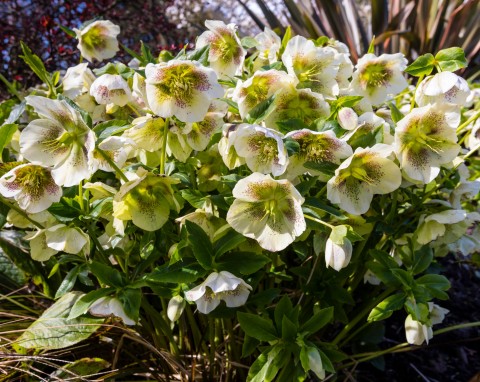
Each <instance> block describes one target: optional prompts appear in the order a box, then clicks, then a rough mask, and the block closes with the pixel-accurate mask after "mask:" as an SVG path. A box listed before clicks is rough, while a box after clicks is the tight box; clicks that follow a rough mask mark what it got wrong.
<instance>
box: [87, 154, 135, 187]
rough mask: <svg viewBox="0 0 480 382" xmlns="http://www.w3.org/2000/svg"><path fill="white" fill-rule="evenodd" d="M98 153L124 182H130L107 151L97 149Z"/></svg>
mask: <svg viewBox="0 0 480 382" xmlns="http://www.w3.org/2000/svg"><path fill="white" fill-rule="evenodd" d="M95 150H97V152H98V153H99V154H100V155H101V156H102V157H103V159H105V160H106V161H107V163H108V164H109V165H110V166H112V168H113V169H114V170H115V173H116V174H117V175H118V176H119V177H120V178H121V179H122V180H123V181H124V182H128V178H127V177H126V176H125V174H124V173H123V171H122V170H120V168H119V167H118V166H117V165H116V164H115V162H114V161H113V160H112V158H110V157H109V156H108V155H107V153H106V152H105V151H103V150H102V149H100V148H98V147H97V148H95Z"/></svg>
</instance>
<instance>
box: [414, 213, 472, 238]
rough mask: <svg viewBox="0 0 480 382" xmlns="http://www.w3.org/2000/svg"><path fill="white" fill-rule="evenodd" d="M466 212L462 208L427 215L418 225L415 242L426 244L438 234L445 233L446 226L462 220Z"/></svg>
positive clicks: (465, 216)
mask: <svg viewBox="0 0 480 382" xmlns="http://www.w3.org/2000/svg"><path fill="white" fill-rule="evenodd" d="M466 218H467V213H466V212H465V211H464V210H446V211H442V212H438V213H436V214H432V215H429V216H427V217H426V218H425V220H424V221H423V223H421V224H420V226H419V227H418V229H417V231H416V234H417V242H418V243H420V244H422V245H423V244H427V243H430V242H431V241H433V240H435V239H436V238H437V237H439V236H443V235H445V231H446V226H447V225H450V224H455V223H459V222H462V221H464V220H465V219H466Z"/></svg>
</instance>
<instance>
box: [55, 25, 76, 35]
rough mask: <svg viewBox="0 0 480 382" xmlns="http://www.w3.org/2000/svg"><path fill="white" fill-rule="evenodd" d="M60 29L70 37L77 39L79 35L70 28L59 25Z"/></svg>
mask: <svg viewBox="0 0 480 382" xmlns="http://www.w3.org/2000/svg"><path fill="white" fill-rule="evenodd" d="M58 27H59V28H60V29H61V30H62V31H64V32H65V33H66V34H68V35H69V36H70V37H73V38H77V34H76V33H75V32H74V31H73V30H71V29H70V28H67V27H64V26H63V25H60V24H59V25H58Z"/></svg>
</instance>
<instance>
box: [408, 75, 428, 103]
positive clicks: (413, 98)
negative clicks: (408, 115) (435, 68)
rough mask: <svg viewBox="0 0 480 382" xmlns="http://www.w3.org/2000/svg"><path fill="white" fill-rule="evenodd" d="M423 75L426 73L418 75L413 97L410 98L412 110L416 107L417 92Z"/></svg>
mask: <svg viewBox="0 0 480 382" xmlns="http://www.w3.org/2000/svg"><path fill="white" fill-rule="evenodd" d="M423 77H425V75H421V76H420V77H418V81H417V86H415V90H414V92H413V94H412V99H411V100H410V111H412V110H413V108H414V107H415V93H416V92H417V89H418V85H420V83H421V82H422V80H423Z"/></svg>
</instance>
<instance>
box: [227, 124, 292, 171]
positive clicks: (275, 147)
mask: <svg viewBox="0 0 480 382" xmlns="http://www.w3.org/2000/svg"><path fill="white" fill-rule="evenodd" d="M282 138H283V134H281V133H279V132H278V131H275V130H271V129H267V128H266V127H262V126H259V125H249V124H246V123H244V124H241V125H239V126H238V128H237V131H236V134H235V138H234V141H233V145H234V146H235V150H236V151H237V154H238V155H239V156H240V157H243V158H245V162H246V163H247V166H248V168H249V169H250V170H252V171H254V172H261V173H262V174H270V173H271V174H273V175H274V176H278V175H281V174H283V173H284V172H285V170H286V169H287V164H288V156H287V149H286V148H285V145H284V144H283V141H282Z"/></svg>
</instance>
